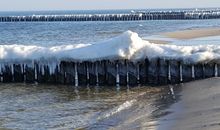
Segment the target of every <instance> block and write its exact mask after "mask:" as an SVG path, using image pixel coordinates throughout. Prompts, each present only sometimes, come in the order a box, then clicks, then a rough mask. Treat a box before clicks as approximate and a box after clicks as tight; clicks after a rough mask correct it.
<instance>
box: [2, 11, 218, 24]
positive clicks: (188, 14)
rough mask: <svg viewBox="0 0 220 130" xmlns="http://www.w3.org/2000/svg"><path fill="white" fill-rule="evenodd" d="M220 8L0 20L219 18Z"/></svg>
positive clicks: (7, 20)
mask: <svg viewBox="0 0 220 130" xmlns="http://www.w3.org/2000/svg"><path fill="white" fill-rule="evenodd" d="M217 18H220V10H218V9H210V10H190V11H147V12H145V11H141V12H136V13H127V14H126V13H123V14H66V15H31V16H0V22H39V21H40V22H48V21H50V22H52V21H136V20H175V19H179V20H180V19H217Z"/></svg>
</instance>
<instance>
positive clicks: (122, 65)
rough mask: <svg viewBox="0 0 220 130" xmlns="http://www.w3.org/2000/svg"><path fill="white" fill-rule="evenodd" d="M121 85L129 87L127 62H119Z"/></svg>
mask: <svg viewBox="0 0 220 130" xmlns="http://www.w3.org/2000/svg"><path fill="white" fill-rule="evenodd" d="M118 73H119V79H120V82H119V84H120V85H122V86H125V85H127V78H128V77H127V60H122V61H119V62H118Z"/></svg>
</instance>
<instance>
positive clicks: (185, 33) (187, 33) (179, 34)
mask: <svg viewBox="0 0 220 130" xmlns="http://www.w3.org/2000/svg"><path fill="white" fill-rule="evenodd" d="M161 35H162V36H165V37H169V38H174V39H181V40H187V39H194V38H201V37H210V36H220V28H219V27H218V28H202V29H191V30H182V31H176V32H167V33H163V34H161Z"/></svg>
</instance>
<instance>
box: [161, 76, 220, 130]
mask: <svg viewBox="0 0 220 130" xmlns="http://www.w3.org/2000/svg"><path fill="white" fill-rule="evenodd" d="M219 86H220V78H210V79H204V80H200V81H193V82H190V83H185V84H183V86H181V88H182V90H181V92H180V96H181V97H180V100H179V101H178V102H177V103H175V104H173V105H172V106H171V107H170V108H169V109H168V110H166V111H169V112H171V114H169V115H167V116H165V117H162V118H161V119H160V123H159V128H158V129H159V130H190V129H193V130H207V129H209V130H217V129H219V127H220V87H219Z"/></svg>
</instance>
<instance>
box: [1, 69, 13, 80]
mask: <svg viewBox="0 0 220 130" xmlns="http://www.w3.org/2000/svg"><path fill="white" fill-rule="evenodd" d="M2 77H3V82H4V83H9V82H12V78H13V77H12V72H11V67H10V65H4V70H3V76H2Z"/></svg>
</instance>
